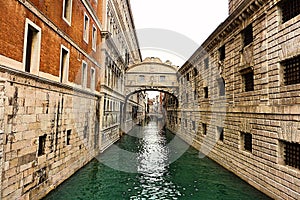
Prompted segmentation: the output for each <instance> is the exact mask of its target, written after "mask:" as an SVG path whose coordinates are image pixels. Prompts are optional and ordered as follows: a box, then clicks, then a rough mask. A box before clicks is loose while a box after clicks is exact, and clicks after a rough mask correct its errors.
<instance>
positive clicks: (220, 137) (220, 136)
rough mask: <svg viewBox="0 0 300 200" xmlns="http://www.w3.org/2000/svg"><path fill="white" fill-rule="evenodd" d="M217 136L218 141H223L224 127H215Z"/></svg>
mask: <svg viewBox="0 0 300 200" xmlns="http://www.w3.org/2000/svg"><path fill="white" fill-rule="evenodd" d="M217 131H218V136H219V140H220V141H224V129H223V127H219V126H218V127H217Z"/></svg>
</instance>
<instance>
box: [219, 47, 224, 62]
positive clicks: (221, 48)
mask: <svg viewBox="0 0 300 200" xmlns="http://www.w3.org/2000/svg"><path fill="white" fill-rule="evenodd" d="M219 59H220V61H223V60H224V59H225V45H223V46H222V47H220V48H219Z"/></svg>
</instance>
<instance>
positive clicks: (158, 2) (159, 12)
mask: <svg viewBox="0 0 300 200" xmlns="http://www.w3.org/2000/svg"><path fill="white" fill-rule="evenodd" d="M130 1H131V8H132V13H133V17H134V22H135V27H136V29H137V32H138V38H139V43H140V47H141V52H142V55H143V59H145V57H148V56H153V57H161V59H162V61H163V62H164V61H166V60H171V61H172V62H173V64H174V65H177V66H181V65H182V64H183V63H184V61H186V60H187V59H188V58H189V57H190V56H191V54H192V53H193V52H194V51H195V50H196V49H197V48H198V47H199V46H200V45H201V44H202V43H203V42H204V41H205V39H206V38H207V37H208V36H209V35H210V34H211V33H212V32H213V31H214V30H215V29H216V28H217V27H218V25H219V24H220V23H221V22H223V21H224V20H225V19H226V17H227V16H228V1H227V0H130ZM165 29H166V30H169V32H168V31H166V30H165ZM160 30H161V31H160ZM165 41H168V42H167V44H162V43H164V42H165ZM145 42H146V43H145ZM151 42H152V43H151ZM149 43H150V44H149ZM160 44H161V45H160Z"/></svg>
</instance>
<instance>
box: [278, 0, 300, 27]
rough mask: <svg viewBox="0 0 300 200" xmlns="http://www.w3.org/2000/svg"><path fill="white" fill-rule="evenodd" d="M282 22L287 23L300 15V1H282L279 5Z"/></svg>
mask: <svg viewBox="0 0 300 200" xmlns="http://www.w3.org/2000/svg"><path fill="white" fill-rule="evenodd" d="M279 6H280V8H281V13H282V22H286V21H288V20H290V19H292V18H294V17H296V16H297V15H299V14H300V0H282V1H281V2H280V3H279Z"/></svg>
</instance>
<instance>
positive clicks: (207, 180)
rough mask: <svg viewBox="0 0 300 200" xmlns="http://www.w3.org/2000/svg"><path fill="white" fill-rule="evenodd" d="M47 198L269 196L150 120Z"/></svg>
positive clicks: (83, 199)
mask: <svg viewBox="0 0 300 200" xmlns="http://www.w3.org/2000/svg"><path fill="white" fill-rule="evenodd" d="M181 154H182V155H181ZM180 155H181V156H180ZM44 199H45V200H60V199H61V200H66V199H72V200H73V199H74V200H75V199H78V200H79V199H82V200H85V199H89V200H98V199H100V200H102V199H103V200H110V199H111V200H118V199H188V200H190V199H205V200H206V199H224V200H225V199H228V200H234V199H253V200H257V199H269V198H268V197H267V196H265V195H264V194H263V193H261V192H259V191H258V190H256V189H255V188H253V187H252V186H250V185H248V184H247V183H246V182H244V181H243V180H241V179H240V178H238V177H237V176H235V175H234V174H233V173H231V172H229V171H227V170H226V169H224V168H223V167H221V166H220V165H218V164H217V163H215V162H214V161H212V160H210V159H208V158H207V157H204V158H200V157H199V152H198V151H197V150H196V149H194V148H192V147H189V146H187V144H186V143H185V142H183V141H181V140H177V139H176V136H174V135H173V134H172V133H170V132H168V131H166V132H164V131H162V130H161V128H160V124H159V123H157V122H155V121H150V122H149V123H148V124H147V125H145V126H143V127H140V126H137V127H135V128H134V129H133V130H132V131H131V132H130V133H128V134H127V135H125V136H123V137H122V138H121V140H120V141H118V142H117V143H116V144H114V145H113V146H112V147H111V148H109V149H108V150H107V151H106V152H105V153H103V154H101V155H99V157H98V158H97V159H96V158H95V159H93V160H92V161H91V162H90V163H89V164H87V165H86V166H85V167H83V168H82V169H81V170H79V171H78V172H77V173H76V174H74V175H73V176H72V177H71V178H69V179H68V180H67V181H65V182H64V183H63V184H61V185H60V186H59V187H57V188H56V189H55V190H54V191H52V192H51V193H50V194H48V196H46V197H45V198H44Z"/></svg>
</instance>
